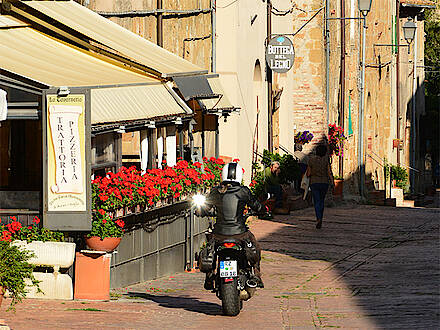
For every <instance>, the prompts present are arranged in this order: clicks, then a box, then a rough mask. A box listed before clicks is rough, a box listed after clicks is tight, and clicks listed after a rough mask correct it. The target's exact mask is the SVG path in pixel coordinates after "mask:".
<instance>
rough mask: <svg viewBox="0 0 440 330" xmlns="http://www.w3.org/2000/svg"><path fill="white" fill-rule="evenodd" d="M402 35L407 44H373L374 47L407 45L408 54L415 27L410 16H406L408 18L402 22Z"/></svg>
mask: <svg viewBox="0 0 440 330" xmlns="http://www.w3.org/2000/svg"><path fill="white" fill-rule="evenodd" d="M402 29H403V36H404V37H405V40H406V42H407V43H408V44H407V45H395V44H374V45H373V46H374V47H376V46H377V47H380V46H386V47H408V54H409V53H410V50H411V43H412V41H413V40H414V37H415V35H416V29H417V25H416V23H414V21H413V20H412V19H411V18H408V20H407V21H406V22H405V24H403V28H402Z"/></svg>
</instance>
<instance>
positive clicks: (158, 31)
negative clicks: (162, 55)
mask: <svg viewBox="0 0 440 330" xmlns="http://www.w3.org/2000/svg"><path fill="white" fill-rule="evenodd" d="M156 4H157V9H163V8H162V0H157V2H156ZM162 16H163V13H162V12H161V11H158V14H157V22H156V40H157V45H158V46H160V47H162V46H163V22H162V18H163V17H162Z"/></svg>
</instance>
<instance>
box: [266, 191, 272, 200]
mask: <svg viewBox="0 0 440 330" xmlns="http://www.w3.org/2000/svg"><path fill="white" fill-rule="evenodd" d="M271 198H272V195H271V194H270V193H267V195H266V199H265V200H266V201H268V200H269V199H271Z"/></svg>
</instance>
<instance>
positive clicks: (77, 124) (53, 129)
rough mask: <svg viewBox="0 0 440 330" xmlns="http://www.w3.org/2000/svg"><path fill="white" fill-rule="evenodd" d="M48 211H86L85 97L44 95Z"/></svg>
mask: <svg viewBox="0 0 440 330" xmlns="http://www.w3.org/2000/svg"><path fill="white" fill-rule="evenodd" d="M47 108H48V120H47V142H48V143H47V169H48V172H47V180H48V189H47V210H48V211H63V212H66V211H74V212H76V211H86V207H87V205H86V194H87V192H86V169H85V165H86V160H85V119H84V118H85V111H84V95H69V96H66V97H58V96H57V95H47Z"/></svg>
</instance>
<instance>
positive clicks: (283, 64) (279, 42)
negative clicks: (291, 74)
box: [266, 35, 295, 73]
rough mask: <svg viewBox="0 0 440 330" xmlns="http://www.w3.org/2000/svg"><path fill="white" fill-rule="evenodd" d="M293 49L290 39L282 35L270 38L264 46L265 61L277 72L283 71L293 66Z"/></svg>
mask: <svg viewBox="0 0 440 330" xmlns="http://www.w3.org/2000/svg"><path fill="white" fill-rule="evenodd" d="M294 59H295V49H294V48H293V44H292V41H291V40H290V39H289V38H287V37H286V36H284V35H278V36H275V37H273V38H271V39H270V40H269V42H268V44H267V47H266V62H267V65H268V66H269V68H270V69H271V70H272V71H274V72H277V73H285V72H287V71H289V70H290V69H291V68H292V66H293V61H294Z"/></svg>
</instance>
